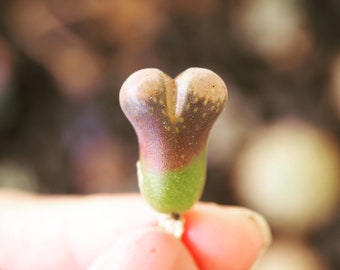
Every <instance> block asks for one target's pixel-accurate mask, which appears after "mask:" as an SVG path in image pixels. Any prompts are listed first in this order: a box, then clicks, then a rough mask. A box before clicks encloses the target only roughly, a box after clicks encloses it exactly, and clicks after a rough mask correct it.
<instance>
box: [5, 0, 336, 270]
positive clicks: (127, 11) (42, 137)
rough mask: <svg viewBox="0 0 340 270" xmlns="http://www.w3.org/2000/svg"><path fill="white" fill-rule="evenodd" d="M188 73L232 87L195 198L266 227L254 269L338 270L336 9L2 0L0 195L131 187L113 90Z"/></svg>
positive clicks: (263, 1) (332, 5) (283, 1)
mask: <svg viewBox="0 0 340 270" xmlns="http://www.w3.org/2000/svg"><path fill="white" fill-rule="evenodd" d="M191 66H199V67H204V68H209V69H211V70H213V71H215V72H216V73H218V74H219V75H220V76H221V77H222V78H223V79H224V80H225V82H226V84H227V86H228V90H229V100H228V104H227V107H226V109H225V110H224V112H223V113H222V115H221V117H220V118H219V119H218V121H217V123H216V125H215V126H214V128H213V130H212V132H211V136H210V138H209V153H208V161H209V167H208V175H207V184H206V189H205V191H204V194H203V198H202V200H206V201H214V202H217V203H223V204H237V205H244V206H247V207H250V208H252V209H255V210H257V211H259V212H260V213H262V214H263V215H264V216H265V217H266V218H267V219H268V221H269V222H270V224H271V226H272V230H273V233H274V244H273V246H272V248H271V249H270V250H269V252H268V253H267V254H266V255H265V256H264V257H263V260H262V261H261V262H260V263H259V264H258V266H257V268H256V269H258V270H264V269H272V270H273V269H293V270H295V269H296V270H299V269H301V270H313V269H340V211H339V209H340V207H339V206H340V204H339V197H340V161H339V160H340V158H339V143H340V2H339V1H338V0H325V1H318V0H310V1H302V0H241V1H222V0H195V1H193V0H188V1H181V0H173V1H162V0H132V1H123V0H112V1H108V0H101V1H100V0H84V1H75V0H67V1H66V0H31V1H27V0H12V1H1V2H0V187H1V188H4V187H13V188H17V189H24V190H29V191H32V192H40V193H53V194H56V193H57V194H58V193H64V194H65V193H68V194H69V193H78V194H88V193H97V192H111V193H116V192H130V191H137V180H136V172H135V162H136V160H137V158H138V145H137V140H136V136H135V134H134V131H133V129H132V127H131V126H130V124H129V123H128V121H127V119H126V118H125V117H124V115H123V113H122V111H121V110H120V107H119V102H118V94H119V89H120V86H121V85H122V83H123V82H124V80H125V79H126V78H127V77H128V76H129V75H130V74H131V73H132V72H134V71H136V70H138V69H141V68H146V67H157V68H159V69H161V70H163V71H164V72H166V73H168V74H169V75H171V76H176V75H177V74H178V73H180V72H181V71H183V70H184V69H186V68H188V67H191ZM212 241H213V239H212ZM280 267H281V268H280ZM282 267H283V268H282Z"/></svg>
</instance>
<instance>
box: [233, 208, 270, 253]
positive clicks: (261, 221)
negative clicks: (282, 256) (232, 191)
mask: <svg viewBox="0 0 340 270" xmlns="http://www.w3.org/2000/svg"><path fill="white" fill-rule="evenodd" d="M228 213H229V214H234V215H238V216H242V217H244V218H247V219H248V220H250V221H251V222H253V223H254V224H256V226H257V228H258V229H259V232H260V233H261V235H262V239H263V248H262V250H263V251H264V250H266V249H267V248H268V246H269V245H270V244H271V242H272V233H271V230H270V227H269V224H268V222H267V221H266V219H265V218H264V217H263V216H262V215H260V214H259V213H257V212H254V211H252V210H250V209H247V208H243V207H233V208H230V209H228Z"/></svg>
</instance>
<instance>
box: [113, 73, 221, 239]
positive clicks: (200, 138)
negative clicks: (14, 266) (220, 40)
mask: <svg viewBox="0 0 340 270" xmlns="http://www.w3.org/2000/svg"><path fill="white" fill-rule="evenodd" d="M227 95H228V94H227V88H226V85H225V84H224V82H223V80H222V79H221V78H220V77H219V76H218V75H216V74H215V73H214V72H212V71H210V70H208V69H204V68H189V69H187V70H185V71H184V72H182V73H181V74H180V75H178V76H177V77H176V78H175V79H172V78H171V77H169V76H168V75H166V74H165V73H163V72H162V71H160V70H158V69H153V68H150V69H142V70H139V71H137V72H135V73H133V74H132V75H130V76H129V77H128V78H127V80H126V81H125V82H124V84H123V86H122V88H121V91H120V96H119V98H120V104H121V107H122V110H123V112H124V113H125V115H126V116H127V118H128V119H129V121H130V122H131V124H132V126H133V127H134V129H135V132H136V133H137V137H138V142H139V161H138V162H137V174H138V184H139V188H140V191H141V193H142V195H143V196H144V198H145V199H146V200H147V201H148V203H149V204H150V205H151V206H152V207H153V208H154V209H155V210H156V211H158V212H159V213H163V214H166V215H167V216H168V217H169V219H170V220H173V221H176V220H180V222H181V223H180V225H178V224H177V225H175V226H179V227H180V228H179V232H178V233H176V232H171V233H172V234H174V235H175V236H176V234H177V236H178V237H180V236H181V234H182V233H183V228H181V227H183V222H182V221H181V215H182V214H183V213H184V212H186V211H187V210H189V209H190V208H191V207H192V206H193V205H194V204H195V202H197V201H198V200H199V198H200V197H201V194H202V192H203V188H204V184H205V178H206V167H207V158H206V145H207V139H208V135H209V131H210V129H211V127H212V125H213V123H214V122H215V120H216V118H217V117H218V115H219V114H220V112H221V111H222V109H223V108H224V104H225V102H226V100H227ZM169 219H166V220H169ZM163 225H164V224H163ZM161 226H162V224H161ZM164 226H165V227H166V226H167V225H164ZM164 226H163V227H164ZM170 227H171V225H170ZM166 230H167V229H166ZM169 230H170V231H173V230H177V229H176V228H170V229H169Z"/></svg>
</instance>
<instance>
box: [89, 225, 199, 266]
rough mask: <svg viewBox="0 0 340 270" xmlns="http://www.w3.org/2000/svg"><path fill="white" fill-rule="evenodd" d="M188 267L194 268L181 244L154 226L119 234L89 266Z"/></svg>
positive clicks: (191, 259)
mask: <svg viewBox="0 0 340 270" xmlns="http://www.w3.org/2000/svg"><path fill="white" fill-rule="evenodd" d="M106 269H110V270H112V269H119V270H134V269H136V270H137V269H138V270H144V269H145V270H147V269H148V270H149V269H164V270H175V269H176V270H177V269H178V270H181V269H183V270H184V269H185V270H191V269H197V267H196V265H195V262H194V260H193V258H192V257H191V255H190V254H189V252H188V250H187V249H186V248H185V247H184V245H183V244H182V243H181V242H180V241H179V240H178V239H175V238H174V237H173V236H171V235H169V234H166V233H163V232H161V231H160V230H158V229H156V228H149V229H143V230H136V231H133V232H131V233H129V234H125V235H123V236H122V237H121V238H120V239H119V240H118V241H117V242H116V243H115V244H114V246H113V248H112V249H111V250H110V251H109V252H107V253H105V254H104V255H103V256H101V257H100V258H98V260H96V262H95V263H94V264H93V265H92V267H91V268H90V270H106Z"/></svg>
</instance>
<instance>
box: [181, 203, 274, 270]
mask: <svg viewBox="0 0 340 270" xmlns="http://www.w3.org/2000/svg"><path fill="white" fill-rule="evenodd" d="M183 242H184V243H185V245H186V246H187V247H188V249H189V251H190V252H191V254H192V256H193V257H194V259H195V261H196V263H197V265H198V267H199V269H202V270H205V269H230V270H233V269H237V270H243V269H244V270H246V269H249V268H250V267H251V266H252V264H253V263H254V262H255V261H256V259H257V258H258V257H259V256H260V255H261V254H262V253H263V251H264V250H265V249H266V248H267V247H268V245H269V244H270V242H271V233H270V229H269V226H268V224H267V222H266V221H265V219H264V218H263V217H262V216H260V215H259V214H257V213H255V212H253V211H250V210H248V209H245V208H241V207H224V206H218V205H216V204H200V205H199V206H198V207H196V208H194V209H193V210H192V211H190V212H189V213H187V215H186V231H185V233H184V235H183Z"/></svg>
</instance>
